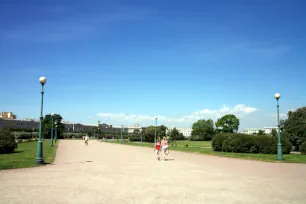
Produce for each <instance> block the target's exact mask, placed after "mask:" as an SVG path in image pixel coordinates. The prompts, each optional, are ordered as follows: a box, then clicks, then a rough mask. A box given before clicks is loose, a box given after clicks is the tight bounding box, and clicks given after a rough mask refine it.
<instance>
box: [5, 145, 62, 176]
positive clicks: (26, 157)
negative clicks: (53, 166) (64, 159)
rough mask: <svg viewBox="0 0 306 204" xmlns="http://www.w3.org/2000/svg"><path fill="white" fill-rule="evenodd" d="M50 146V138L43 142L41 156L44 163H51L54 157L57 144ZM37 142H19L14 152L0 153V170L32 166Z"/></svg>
mask: <svg viewBox="0 0 306 204" xmlns="http://www.w3.org/2000/svg"><path fill="white" fill-rule="evenodd" d="M58 143H59V140H58V141H57V142H56V144H55V145H54V146H53V147H51V146H50V140H44V142H43V158H44V161H45V163H52V162H53V161H54V158H55V154H56V149H57V145H58ZM36 149H37V142H26V143H19V144H18V147H17V149H15V152H14V153H10V154H0V170H3V169H16V168H25V167H34V166H36V164H35V158H36Z"/></svg>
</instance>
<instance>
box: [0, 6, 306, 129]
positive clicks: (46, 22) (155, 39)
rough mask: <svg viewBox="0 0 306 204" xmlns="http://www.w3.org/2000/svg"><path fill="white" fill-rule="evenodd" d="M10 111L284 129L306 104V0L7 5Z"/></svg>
mask: <svg viewBox="0 0 306 204" xmlns="http://www.w3.org/2000/svg"><path fill="white" fill-rule="evenodd" d="M0 4H1V5H0V71H1V72H0V73H1V75H0V76H1V80H0V93H1V96H2V97H1V100H0V111H12V112H14V113H15V114H16V115H17V116H18V118H38V117H39V113H40V88H41V87H40V84H39V82H38V78H39V77H40V76H46V77H47V79H48V81H47V84H46V86H45V101H44V113H51V112H54V113H59V114H61V115H62V116H63V117H64V119H65V120H68V121H71V122H80V123H86V124H96V123H97V121H98V120H100V121H101V122H102V123H109V124H113V125H130V124H135V123H139V124H140V125H152V124H154V118H155V117H158V118H159V119H158V123H159V124H164V125H167V126H186V127H188V126H191V125H192V123H193V122H195V121H196V120H198V119H209V118H210V119H213V120H216V119H217V118H219V117H221V116H223V115H225V114H228V113H231V114H235V115H236V116H238V117H239V118H240V120H241V127H240V129H244V128H248V127H249V128H259V127H265V126H276V115H275V114H276V100H275V99H274V94H275V93H276V92H279V93H280V94H281V99H280V109H281V116H282V117H285V116H286V113H287V111H288V110H291V109H296V108H298V107H301V106H303V105H305V101H306V94H305V89H306V83H305V76H306V69H305V56H306V49H305V47H306V39H305V36H306V30H305V29H306V27H305V20H306V13H305V9H306V3H305V1H303V0H296V1H287V0H269V1H266V0H265V1H264V0H258V1H241V0H232V1H227V0H223V1H222V0H215V1H180V0H176V1H174V0H169V1H162V0H156V1H140V0H129V1H126V0H113V1H99V0H90V1H86V2H84V1H81V0H76V1H71V0H61V1H33V0H28V1H22V0H19V1H17V0H10V1H8V0H3V1H1V3H0Z"/></svg>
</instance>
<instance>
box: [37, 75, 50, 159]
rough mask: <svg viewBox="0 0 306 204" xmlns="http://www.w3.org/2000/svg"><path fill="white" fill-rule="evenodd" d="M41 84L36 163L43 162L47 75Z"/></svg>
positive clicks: (40, 80) (41, 80) (40, 79)
mask: <svg viewBox="0 0 306 204" xmlns="http://www.w3.org/2000/svg"><path fill="white" fill-rule="evenodd" d="M39 82H40V84H41V106H40V118H39V119H40V120H39V121H40V122H39V138H38V141H37V152H36V164H43V163H44V160H43V142H42V120H43V104H44V85H45V84H46V82H47V78H46V77H40V78H39Z"/></svg>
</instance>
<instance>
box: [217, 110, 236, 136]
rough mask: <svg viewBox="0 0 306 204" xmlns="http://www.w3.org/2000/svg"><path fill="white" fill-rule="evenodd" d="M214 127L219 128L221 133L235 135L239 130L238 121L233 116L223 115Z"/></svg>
mask: <svg viewBox="0 0 306 204" xmlns="http://www.w3.org/2000/svg"><path fill="white" fill-rule="evenodd" d="M216 127H217V128H219V127H221V128H222V132H228V133H236V132H237V131H238V129H239V119H238V118H237V117H236V116H235V115H233V114H228V115H225V116H223V117H222V118H219V119H218V121H217V122H216Z"/></svg>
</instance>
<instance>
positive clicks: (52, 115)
mask: <svg viewBox="0 0 306 204" xmlns="http://www.w3.org/2000/svg"><path fill="white" fill-rule="evenodd" d="M53 117H54V114H53V113H52V114H51V120H52V127H51V147H52V146H53V131H54V130H53V121H54V119H53Z"/></svg>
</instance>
